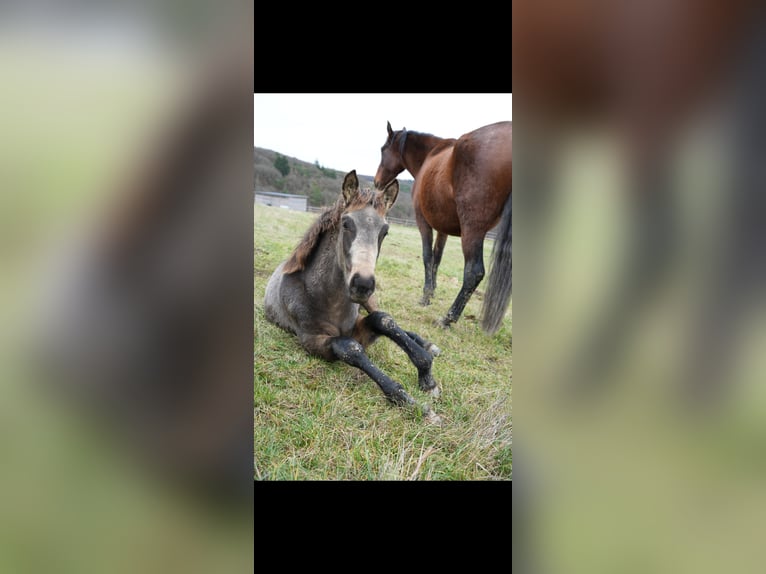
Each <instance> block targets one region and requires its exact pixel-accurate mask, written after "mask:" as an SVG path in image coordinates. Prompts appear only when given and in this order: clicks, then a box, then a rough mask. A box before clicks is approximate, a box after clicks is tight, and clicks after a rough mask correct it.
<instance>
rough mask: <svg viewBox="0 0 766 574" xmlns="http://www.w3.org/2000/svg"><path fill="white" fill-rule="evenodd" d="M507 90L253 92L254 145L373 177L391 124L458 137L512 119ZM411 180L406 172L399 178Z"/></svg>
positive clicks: (325, 165) (510, 97)
mask: <svg viewBox="0 0 766 574" xmlns="http://www.w3.org/2000/svg"><path fill="white" fill-rule="evenodd" d="M511 99H512V95H511V94H510V93H508V94H258V93H256V94H253V111H254V123H253V145H254V146H257V147H262V148H266V149H270V150H273V151H277V152H279V153H281V154H283V155H286V156H290V157H295V158H297V159H299V160H302V161H306V162H309V163H314V162H316V161H318V162H319V164H320V165H321V166H323V167H328V168H331V169H336V170H338V171H344V172H347V171H351V170H352V169H355V170H356V171H357V173H358V174H359V175H370V176H372V175H375V171H376V170H377V168H378V162H379V161H380V147H381V146H382V145H383V144H384V143H385V141H386V136H387V132H386V122H387V121H390V122H391V128H392V129H394V130H400V129H402V128H405V127H406V128H407V129H408V130H413V131H419V132H426V133H430V134H433V135H435V136H439V137H445V138H447V137H454V138H456V137H459V136H460V135H462V134H464V133H466V132H469V131H471V130H474V129H476V128H478V127H481V126H484V125H487V124H491V123H494V122H498V121H503V120H511V119H512V117H511V113H512V101H511ZM400 177H402V178H411V174H409V172H407V171H405V172H403V173H402V175H401V176H400Z"/></svg>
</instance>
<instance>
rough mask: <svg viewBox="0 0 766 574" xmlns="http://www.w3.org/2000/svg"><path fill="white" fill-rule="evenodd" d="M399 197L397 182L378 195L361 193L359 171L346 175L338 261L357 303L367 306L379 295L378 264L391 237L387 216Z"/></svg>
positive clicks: (368, 192)
mask: <svg viewBox="0 0 766 574" xmlns="http://www.w3.org/2000/svg"><path fill="white" fill-rule="evenodd" d="M398 194H399V182H398V181H397V180H396V179H394V180H393V181H391V182H390V183H389V184H388V185H387V186H386V187H385V188H384V189H383V190H382V191H377V192H376V191H370V190H369V189H366V190H360V189H359V180H358V179H357V177H356V171H351V172H350V173H348V174H346V177H345V178H344V180H343V190H342V194H341V198H342V199H340V200H339V201H340V204H341V205H342V206H343V208H342V209H343V212H342V214H341V216H340V231H339V233H338V247H337V248H338V260H339V261H340V262H341V266H342V268H343V273H344V277H345V281H346V285H347V286H348V292H349V296H350V297H351V300H352V301H354V302H355V303H365V302H366V301H367V299H369V298H370V296H371V295H372V294H373V292H374V291H375V264H376V263H377V260H378V255H379V254H380V246H381V244H382V243H383V239H384V238H385V237H386V234H387V233H388V223H387V222H386V213H388V210H389V209H391V206H392V205H393V204H394V202H395V201H396V196H397V195H398Z"/></svg>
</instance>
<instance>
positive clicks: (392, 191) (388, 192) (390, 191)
mask: <svg viewBox="0 0 766 574" xmlns="http://www.w3.org/2000/svg"><path fill="white" fill-rule="evenodd" d="M398 195H399V180H398V179H394V180H393V181H392V182H391V183H389V184H388V185H387V186H386V187H385V188H384V189H383V191H381V192H380V196H381V197H382V198H383V205H385V207H386V213H388V210H389V209H391V208H392V207H393V206H394V203H395V202H396V198H397V196H398Z"/></svg>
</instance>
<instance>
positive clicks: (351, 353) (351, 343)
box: [330, 337, 415, 406]
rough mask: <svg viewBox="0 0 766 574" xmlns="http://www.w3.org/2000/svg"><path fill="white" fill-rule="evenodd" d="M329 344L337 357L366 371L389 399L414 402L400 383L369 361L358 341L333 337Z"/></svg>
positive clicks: (393, 401) (403, 403)
mask: <svg viewBox="0 0 766 574" xmlns="http://www.w3.org/2000/svg"><path fill="white" fill-rule="evenodd" d="M330 345H331V347H332V350H333V352H334V353H335V356H336V357H337V358H338V359H340V360H341V361H343V362H344V363H347V364H349V365H351V366H352V367H356V368H358V369H361V370H362V371H364V372H365V373H367V375H368V376H369V377H370V378H371V379H372V380H373V381H375V382H376V383H377V385H378V386H379V387H380V389H381V390H382V391H383V394H384V395H385V396H386V398H387V399H388V400H389V401H391V402H392V403H394V404H396V405H399V406H404V405H414V404H415V401H414V400H413V399H412V397H411V396H410V395H408V394H407V391H405V390H404V387H403V386H402V385H400V384H399V383H397V382H396V381H394V380H393V379H392V378H391V377H389V376H388V375H386V374H385V373H384V372H383V371H381V370H380V369H379V368H378V367H376V366H375V364H373V362H372V361H370V358H369V357H368V356H367V354H366V353H365V352H364V347H362V345H361V344H360V343H359V342H358V341H356V340H355V339H352V338H351V337H335V338H334V339H332V342H331V343H330Z"/></svg>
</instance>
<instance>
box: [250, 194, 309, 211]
mask: <svg viewBox="0 0 766 574" xmlns="http://www.w3.org/2000/svg"><path fill="white" fill-rule="evenodd" d="M255 203H256V204H261V205H272V206H274V207H282V208H284V209H293V210H295V211H306V208H307V207H308V198H307V197H306V196H305V195H293V194H290V193H277V192H275V191H256V192H255Z"/></svg>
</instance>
